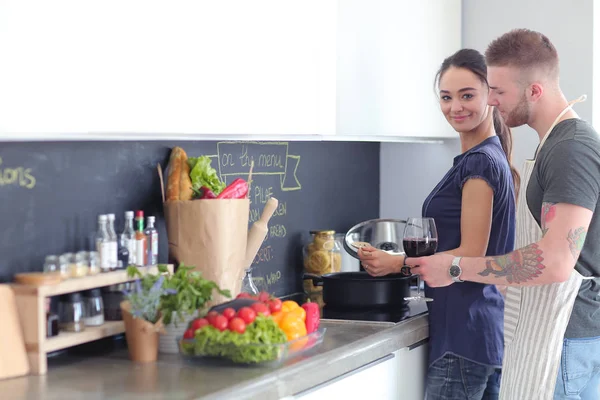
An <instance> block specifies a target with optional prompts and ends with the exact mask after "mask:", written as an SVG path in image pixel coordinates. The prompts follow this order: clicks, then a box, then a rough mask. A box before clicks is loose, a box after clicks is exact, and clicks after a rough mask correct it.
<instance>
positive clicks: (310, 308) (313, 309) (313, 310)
mask: <svg viewBox="0 0 600 400" xmlns="http://www.w3.org/2000/svg"><path fill="white" fill-rule="evenodd" d="M302 308H304V311H306V321H305V324H306V333H307V334H309V333H312V332H314V331H316V330H317V329H319V323H320V322H321V311H320V310H319V305H318V304H317V303H310V302H308V303H304V304H302Z"/></svg>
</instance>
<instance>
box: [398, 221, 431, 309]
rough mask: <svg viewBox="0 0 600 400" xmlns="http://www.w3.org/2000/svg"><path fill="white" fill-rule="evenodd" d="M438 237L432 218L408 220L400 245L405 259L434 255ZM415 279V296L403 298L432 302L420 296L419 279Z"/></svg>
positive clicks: (418, 277) (417, 276)
mask: <svg viewBox="0 0 600 400" xmlns="http://www.w3.org/2000/svg"><path fill="white" fill-rule="evenodd" d="M437 243H438V236H437V229H436V228H435V221H434V220H433V218H408V219H407V220H406V226H405V227H404V236H403V238H402V244H403V246H404V253H405V254H406V257H425V256H431V255H433V254H435V251H436V250H437ZM416 278H417V295H416V296H411V297H405V298H404V300H407V301H433V299H431V298H429V297H423V295H421V277H420V276H419V275H416Z"/></svg>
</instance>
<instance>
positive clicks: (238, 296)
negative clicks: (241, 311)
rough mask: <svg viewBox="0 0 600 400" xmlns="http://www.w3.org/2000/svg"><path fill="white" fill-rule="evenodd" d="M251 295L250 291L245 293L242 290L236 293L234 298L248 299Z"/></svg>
mask: <svg viewBox="0 0 600 400" xmlns="http://www.w3.org/2000/svg"><path fill="white" fill-rule="evenodd" d="M251 297H252V295H251V294H250V293H245V292H242V293H240V294H238V295H237V296H235V298H236V299H249V298H251Z"/></svg>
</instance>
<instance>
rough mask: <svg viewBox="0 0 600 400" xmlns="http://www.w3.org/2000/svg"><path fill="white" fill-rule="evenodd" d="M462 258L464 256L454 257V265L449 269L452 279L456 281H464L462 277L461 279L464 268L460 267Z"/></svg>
mask: <svg viewBox="0 0 600 400" xmlns="http://www.w3.org/2000/svg"><path fill="white" fill-rule="evenodd" d="M461 258H462V257H454V260H452V265H451V266H450V270H448V272H449V273H450V278H452V281H454V282H464V281H463V280H462V279H460V274H462V269H461V268H460V260H461Z"/></svg>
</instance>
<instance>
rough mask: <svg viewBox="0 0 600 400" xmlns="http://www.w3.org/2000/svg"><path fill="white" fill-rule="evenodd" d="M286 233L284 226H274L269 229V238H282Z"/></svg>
mask: <svg viewBox="0 0 600 400" xmlns="http://www.w3.org/2000/svg"><path fill="white" fill-rule="evenodd" d="M286 233H287V232H286V229H285V226H283V225H281V224H275V225H271V226H270V227H269V236H270V237H272V238H274V237H276V238H284V237H285V235H286Z"/></svg>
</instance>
